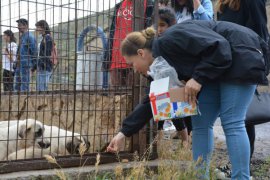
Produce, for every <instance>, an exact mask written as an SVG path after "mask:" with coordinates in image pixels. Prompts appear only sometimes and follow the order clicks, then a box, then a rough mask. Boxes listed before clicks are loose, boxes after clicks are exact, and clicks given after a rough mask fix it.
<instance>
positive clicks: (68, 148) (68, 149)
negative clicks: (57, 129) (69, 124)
mask: <svg viewBox="0 0 270 180" xmlns="http://www.w3.org/2000/svg"><path fill="white" fill-rule="evenodd" d="M66 149H67V151H68V153H69V154H73V149H74V146H73V144H72V141H69V142H68V143H67V144H66Z"/></svg>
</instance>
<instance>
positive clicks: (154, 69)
mask: <svg viewBox="0 0 270 180" xmlns="http://www.w3.org/2000/svg"><path fill="white" fill-rule="evenodd" d="M147 74H148V75H149V76H151V77H152V78H153V80H159V79H162V78H166V77H169V78H170V84H169V88H173V87H182V86H183V83H181V81H179V79H178V75H177V72H176V70H175V69H174V67H172V66H170V65H169V63H168V62H167V61H166V60H165V59H164V58H163V57H162V56H159V57H157V58H156V59H155V60H154V62H153V63H152V65H151V66H150V71H148V72H147Z"/></svg>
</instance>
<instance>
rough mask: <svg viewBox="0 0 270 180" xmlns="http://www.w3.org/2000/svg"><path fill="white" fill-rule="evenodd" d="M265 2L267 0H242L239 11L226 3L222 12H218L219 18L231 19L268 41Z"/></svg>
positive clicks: (220, 19) (222, 19)
mask: <svg viewBox="0 0 270 180" xmlns="http://www.w3.org/2000/svg"><path fill="white" fill-rule="evenodd" d="M265 3H266V0H242V1H241V4H240V9H239V10H238V11H235V10H232V9H230V8H229V7H228V5H225V6H224V7H222V13H221V12H218V13H217V20H219V21H229V22H233V23H236V24H239V25H242V26H245V27H248V28H250V29H252V30H253V31H255V32H256V33H257V34H258V35H260V36H261V37H262V38H263V39H264V40H265V41H267V40H268V38H269V34H268V30H267V14H266V7H265Z"/></svg>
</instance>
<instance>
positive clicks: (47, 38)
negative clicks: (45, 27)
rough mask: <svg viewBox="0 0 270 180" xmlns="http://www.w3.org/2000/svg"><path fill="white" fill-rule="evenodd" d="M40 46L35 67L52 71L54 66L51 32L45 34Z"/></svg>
mask: <svg viewBox="0 0 270 180" xmlns="http://www.w3.org/2000/svg"><path fill="white" fill-rule="evenodd" d="M39 47H40V48H39V57H38V60H37V62H36V64H35V69H36V68H37V69H38V70H43V71H49V72H51V71H52V68H53V64H52V61H51V54H52V48H53V39H52V37H51V35H50V34H46V35H43V37H42V40H41V42H40V46H39Z"/></svg>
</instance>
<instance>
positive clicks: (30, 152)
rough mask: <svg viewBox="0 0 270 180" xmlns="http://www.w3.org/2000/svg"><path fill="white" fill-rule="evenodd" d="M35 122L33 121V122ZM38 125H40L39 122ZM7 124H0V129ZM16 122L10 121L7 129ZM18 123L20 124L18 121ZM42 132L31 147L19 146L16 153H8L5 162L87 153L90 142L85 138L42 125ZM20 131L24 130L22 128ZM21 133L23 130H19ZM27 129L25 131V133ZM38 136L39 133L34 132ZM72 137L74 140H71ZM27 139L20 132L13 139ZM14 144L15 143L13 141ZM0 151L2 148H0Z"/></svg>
mask: <svg viewBox="0 0 270 180" xmlns="http://www.w3.org/2000/svg"><path fill="white" fill-rule="evenodd" d="M34 121H35V120H34ZM36 122H38V124H40V122H39V121H36ZM7 123H8V122H7V121H6V122H0V129H2V127H3V126H5V124H7ZM17 123H18V122H17V121H16V120H15V121H10V122H9V126H10V127H9V128H11V127H12V126H14V125H15V124H17ZM19 123H21V122H20V121H19ZM42 127H43V131H42V132H41V133H42V134H41V136H38V137H36V138H35V140H34V143H35V144H34V143H33V144H31V146H24V147H23V146H21V147H22V148H20V149H19V148H18V150H17V151H16V149H15V151H11V152H9V155H8V157H7V158H4V159H5V160H17V159H32V158H42V157H43V156H44V155H52V156H61V155H70V154H80V153H81V152H80V151H82V150H83V151H84V152H87V151H88V149H89V147H90V142H89V141H88V140H87V138H86V137H83V136H81V135H80V134H78V133H72V132H71V131H66V130H64V129H60V128H58V127H56V126H47V125H42ZM21 129H24V128H23V127H22V128H21ZM21 131H23V130H21ZM27 131H29V129H27V128H26V129H25V132H27ZM36 133H37V134H39V132H36ZM72 136H74V138H73V139H72ZM17 138H18V139H20V138H21V139H24V138H26V139H28V136H27V137H25V136H23V135H22V136H20V132H19V134H18V136H17V137H16V138H15V139H17ZM15 142H16V141H15ZM1 149H2V148H1Z"/></svg>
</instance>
